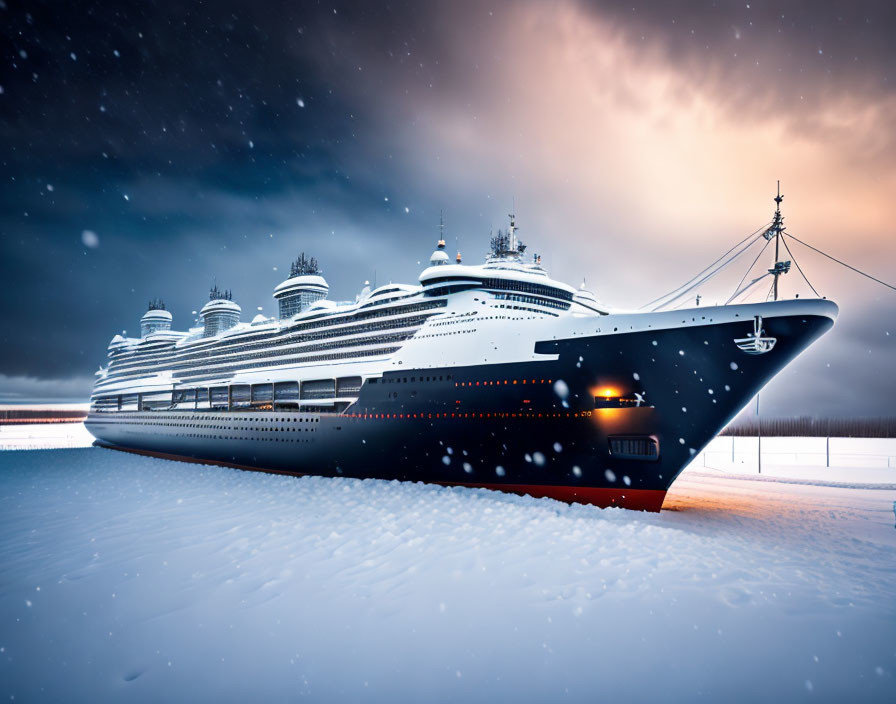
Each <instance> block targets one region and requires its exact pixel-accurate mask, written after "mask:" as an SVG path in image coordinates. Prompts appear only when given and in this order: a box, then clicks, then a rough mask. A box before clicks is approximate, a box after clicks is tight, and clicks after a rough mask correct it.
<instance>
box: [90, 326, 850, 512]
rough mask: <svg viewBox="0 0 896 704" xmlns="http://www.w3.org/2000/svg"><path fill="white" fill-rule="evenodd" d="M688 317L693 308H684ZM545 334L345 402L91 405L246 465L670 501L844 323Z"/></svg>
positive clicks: (652, 505)
mask: <svg viewBox="0 0 896 704" xmlns="http://www.w3.org/2000/svg"><path fill="white" fill-rule="evenodd" d="M683 322H684V321H683ZM687 323H688V324H687V325H683V326H682V327H676V328H670V329H663V330H655V331H652V330H647V331H641V332H620V333H618V334H604V335H594V336H581V337H574V338H570V339H558V340H545V341H542V342H538V343H536V346H535V352H536V353H537V356H538V357H543V359H539V360H537V361H527V362H522V363H505V364H481V365H475V366H466V367H444V368H427V369H416V370H412V369H407V370H402V371H400V372H395V371H387V372H384V373H383V376H382V377H381V378H379V379H372V380H371V379H368V380H367V381H365V382H364V384H363V386H362V388H361V391H360V393H359V396H358V399H357V401H356V402H355V403H353V404H352V405H351V406H349V407H348V408H347V409H346V410H344V411H343V412H341V413H334V412H326V411H325V410H322V409H315V410H311V409H307V408H296V409H289V410H286V409H280V408H274V409H268V410H261V409H231V410H229V411H207V410H195V411H190V410H169V411H159V410H155V411H142V412H117V413H104V412H91V414H90V415H89V417H88V419H87V427H88V429H89V430H90V432H91V433H93V434H94V435H95V436H96V438H97V440H98V444H101V445H104V446H108V447H114V448H119V449H127V450H132V451H138V452H147V453H152V454H159V455H164V456H169V457H177V458H183V459H190V460H195V461H203V462H213V463H222V464H227V465H233V466H238V467H243V468H251V469H260V470H266V471H275V472H283V473H288V474H295V475H301V474H314V475H323V476H347V477H358V478H379V479H399V480H408V481H423V482H433V483H438V484H445V485H464V486H477V487H487V488H493V489H500V490H504V491H511V492H516V493H527V494H531V495H534V496H549V497H553V498H557V499H561V500H564V501H576V502H582V503H592V504H596V505H599V506H622V507H626V508H634V509H642V510H652V511H658V510H660V508H661V506H662V503H663V498H664V497H665V494H666V491H667V489H668V488H669V486H670V485H671V484H672V482H673V481H674V480H675V478H676V477H677V476H678V474H679V473H680V472H681V471H682V469H683V468H684V467H685V466H686V465H687V464H688V463H689V462H690V461H691V460H692V458H693V457H694V455H696V454H697V453H699V452H700V451H701V450H702V449H703V447H704V446H705V445H706V444H707V443H708V442H709V441H710V440H711V439H712V438H713V437H715V435H716V434H717V433H718V432H719V431H720V430H721V429H722V428H723V427H724V426H725V425H726V424H727V423H728V422H729V421H730V420H731V418H733V417H734V415H736V414H737V413H738V412H739V411H740V410H741V409H742V408H743V407H744V406H745V405H746V404H747V403H748V402H749V401H750V399H751V398H752V397H753V396H754V395H755V394H756V393H757V391H759V390H760V389H761V388H762V387H763V386H764V385H765V384H766V383H767V382H768V381H769V380H770V379H771V378H772V377H773V376H774V375H775V374H776V373H777V372H778V371H780V370H781V369H782V368H783V367H784V366H786V365H787V364H788V363H789V362H790V361H791V360H792V359H793V358H794V357H796V356H797V355H798V354H799V353H800V352H802V351H803V350H804V349H805V348H806V347H807V346H808V345H809V344H811V343H812V342H813V341H814V340H815V339H816V338H818V337H819V336H820V335H822V334H823V333H824V332H825V331H826V330H828V329H829V328H830V327H831V325H832V324H833V319H832V317H829V316H827V315H823V314H816V313H812V314H791V315H781V316H778V317H774V316H768V317H766V318H765V319H764V320H763V327H764V330H765V333H764V334H765V335H766V336H768V337H771V338H774V339H775V341H776V342H775V344H774V346H773V348H772V349H770V350H767V351H765V352H762V353H750V352H745V351H744V350H742V349H739V348H738V346H737V344H736V343H735V340H737V339H739V338H743V337H744V335H745V333H746V332H747V330H748V329H750V328H752V325H753V320H752V318H748V319H743V320H741V321H738V322H730V323H712V324H705V325H702V324H699V322H692V319H690V318H689V319H688V320H687Z"/></svg>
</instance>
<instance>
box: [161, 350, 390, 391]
mask: <svg viewBox="0 0 896 704" xmlns="http://www.w3.org/2000/svg"><path fill="white" fill-rule="evenodd" d="M400 349H401V348H400V347H382V348H379V349H373V350H355V351H352V352H336V353H333V354H318V355H311V356H309V357H293V358H289V359H278V360H274V361H266V362H255V363H254V364H252V369H257V368H261V367H277V366H284V365H287V364H305V363H308V362H323V361H330V360H336V359H360V358H362V357H375V356H381V355H389V354H394V353H395V352H397V351H398V350H400ZM244 370H245V366H231V367H218V368H215V369H214V370H213V371H211V370H208V369H196V370H193V371H189V372H178V373H176V374H175V375H174V376H175V377H177V378H178V379H180V380H181V381H184V382H197V381H210V380H212V379H217V378H220V377H221V376H224V375H230V374H234V373H236V372H239V371H244Z"/></svg>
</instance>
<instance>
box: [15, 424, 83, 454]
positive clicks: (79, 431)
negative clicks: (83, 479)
mask: <svg viewBox="0 0 896 704" xmlns="http://www.w3.org/2000/svg"><path fill="white" fill-rule="evenodd" d="M93 440H94V438H93V435H91V434H90V432H89V431H88V430H87V428H85V427H84V423H83V422H78V423H10V424H0V451H2V450H47V449H58V448H63V447H90V446H91V445H92V444H93Z"/></svg>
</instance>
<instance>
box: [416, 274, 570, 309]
mask: <svg viewBox="0 0 896 704" xmlns="http://www.w3.org/2000/svg"><path fill="white" fill-rule="evenodd" d="M470 278H471V277H467V276H464V277H457V276H440V277H436V278H432V279H427V281H426V289H425V293H426V295H428V296H433V295H439V294H437V293H436V292H435V291H436V288H435V287H440V288H445V286H452V287H457V288H460V289H461V290H463V289H467V288H482V289H490V290H494V291H519V292H522V293H532V294H535V295H536V296H545V297H548V298H557V299H560V300H561V301H569V302H572V296H573V294H572V292H571V291H565V290H564V289H561V288H556V287H555V286H547V285H546V284H536V283H532V282H530V281H519V280H518V279H498V278H492V277H486V278H483V279H476V283H475V284H474V283H472V282H471V281H470V280H469V279H470ZM430 287H433V288H430ZM567 307H568V306H567Z"/></svg>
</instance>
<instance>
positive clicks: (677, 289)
mask: <svg viewBox="0 0 896 704" xmlns="http://www.w3.org/2000/svg"><path fill="white" fill-rule="evenodd" d="M770 224H771V223H770V222H767V223H765V224H764V225H763V226H762V227H760V228H759V229H757V230H754V231H753V232H751V233H750V234H749V235H747V236H746V237H744V238H743V239H742V240H741V241H740V242H738V243H737V244H736V245H734V246H733V247H732V248H731V249H729V250H728V251H727V252H725V253H724V254H723V255H722V256H721V257H719V258H718V259H716V260H715V261H714V262H713V263H712V264H710V265H709V266H708V267H706V268H705V269H703V271H701V272H700V273H699V274H697V275H696V276H694V277H693V278H691V279H689V280H688V281H685V282H684V283H683V284H682V285H681V286H679V287H678V288H676V289H672V290H671V291H669V292H668V293H664V294H663V295H662V296H660V297H659V298H654V299H653V300H652V301H650V302H649V303H645V304H644V305H643V306H641V307H640V308H638V310H642V309H644V308H648V307H650V306H652V305H653V304H654V303H658V302H659V301H661V300H663V299H664V298H668V297H669V296H672V295H674V294H676V293H678V292H679V291H680V290H681V289H683V288H684V287H685V286H688V285H689V284H691V283H693V282H694V281H695V280H696V279H698V278H700V277H701V276H703V274H705V273H706V272H707V271H709V270H710V269H712V268H713V267H714V266H715V265H716V264H718V263H719V262H720V261H722V260H723V259H724V258H725V257H727V256H728V255H729V254H731V252H733V251H734V250H735V249H737V248H738V247H740V246H741V245H742V244H743V243H744V242H746V241H747V240H749V239H750V238H751V237H754V236H755V235H757V234H758V233H759V232H761V231H764V230H765V229H766V228H767V227H768V226H769V225H770ZM751 244H752V243H751ZM688 290H690V289H688ZM673 300H674V299H673ZM671 302H672V301H668V302H667V303H666V304H665V305H668V303H671ZM659 307H660V308H662V307H663V306H659Z"/></svg>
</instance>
